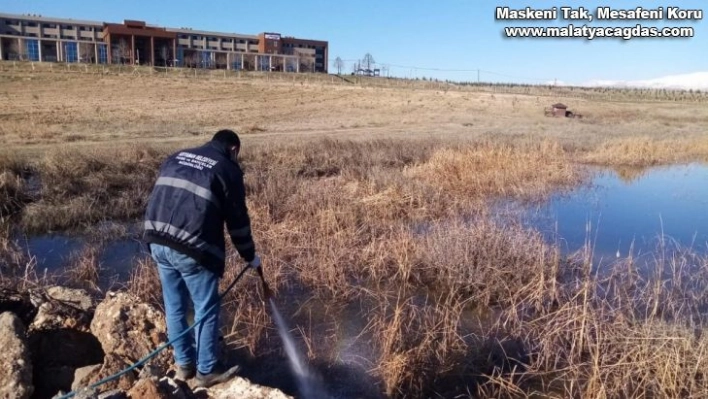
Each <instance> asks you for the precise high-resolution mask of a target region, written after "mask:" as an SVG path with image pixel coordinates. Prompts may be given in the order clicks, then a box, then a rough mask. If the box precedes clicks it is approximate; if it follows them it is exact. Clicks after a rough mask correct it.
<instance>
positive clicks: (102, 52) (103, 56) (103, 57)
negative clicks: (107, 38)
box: [98, 44, 108, 64]
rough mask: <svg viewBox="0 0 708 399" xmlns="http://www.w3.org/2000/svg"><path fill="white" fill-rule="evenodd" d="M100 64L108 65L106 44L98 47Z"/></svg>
mask: <svg viewBox="0 0 708 399" xmlns="http://www.w3.org/2000/svg"><path fill="white" fill-rule="evenodd" d="M98 63H99V64H108V47H107V46H106V45H105V44H99V45H98Z"/></svg>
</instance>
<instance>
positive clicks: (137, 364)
mask: <svg viewBox="0 0 708 399" xmlns="http://www.w3.org/2000/svg"><path fill="white" fill-rule="evenodd" d="M250 267H251V266H249V265H247V266H246V267H244V268H243V270H241V272H240V273H239V274H238V276H236V278H235V279H234V281H233V282H231V284H230V285H229V286H228V287H227V288H226V290H224V292H223V293H221V295H219V301H217V302H216V303H214V304H213V305H211V307H210V308H209V309H208V310H207V312H206V313H205V314H204V316H202V318H201V319H199V320H197V321H195V322H194V324H192V325H191V326H189V328H187V329H186V330H184V331H183V332H182V333H181V334H179V335H178V336H176V337H174V338H173V339H172V340H170V341H168V342H166V343H164V344H162V345H160V346H159V347H157V349H155V350H154V351H152V352H150V353H149V354H148V355H147V356H145V357H144V358H142V359H140V360H138V361H137V362H135V363H134V364H132V365H131V366H130V367H128V368H126V369H124V370H122V371H120V372H118V373H115V374H113V375H111V376H108V377H106V378H104V379H102V380H100V381H98V382H95V383H93V384H91V385H89V386H87V387H85V388H81V389H77V390H74V391H71V392H69V393H67V394H65V395H63V396H60V397H59V398H58V399H68V398H72V397H74V395H76V394H77V393H79V392H81V391H90V390H92V389H94V388H97V387H99V386H101V385H103V384H106V383H109V382H111V381H114V380H117V379H118V378H120V377H121V376H123V375H124V374H126V373H128V372H130V371H133V370H135V369H136V368H138V367H140V366H142V365H144V364H145V363H147V362H148V361H149V360H150V359H152V358H153V357H155V356H157V354H159V353H160V352H162V351H163V350H164V349H165V348H167V347H168V346H170V345H172V344H173V343H174V342H175V341H177V340H178V339H180V338H182V337H183V336H185V335H186V334H187V333H189V332H190V331H192V329H193V328H194V327H196V326H198V325H200V324H202V323H203V322H204V320H205V319H206V317H207V316H208V315H209V313H211V312H212V311H213V310H214V309H216V307H217V305H218V304H219V303H220V302H221V300H222V299H223V298H224V297H225V296H226V294H227V293H228V292H229V291H231V289H232V288H233V287H234V286H235V285H236V283H237V282H238V281H239V280H240V279H241V277H243V275H244V273H246V270H248V269H249V268H250ZM260 269H261V268H260V267H259V268H258V273H259V276H260V277H261V280H262V281H263V287H264V289H267V287H268V286H267V285H266V282H265V279H264V278H263V272H262V271H261V270H260ZM265 294H266V296H270V290H267V291H265Z"/></svg>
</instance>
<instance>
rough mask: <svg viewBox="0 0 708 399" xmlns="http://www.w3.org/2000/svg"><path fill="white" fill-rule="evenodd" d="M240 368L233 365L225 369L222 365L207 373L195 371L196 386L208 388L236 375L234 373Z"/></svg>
mask: <svg viewBox="0 0 708 399" xmlns="http://www.w3.org/2000/svg"><path fill="white" fill-rule="evenodd" d="M239 370H241V367H240V366H234V367H231V368H230V369H226V367H224V366H221V365H219V366H217V367H216V368H215V369H214V371H212V372H211V373H209V374H202V373H200V372H197V384H196V385H197V386H198V387H200V388H209V387H211V386H213V385H216V384H221V383H222V382H226V381H228V380H230V379H232V378H233V377H234V376H236V373H238V372H239Z"/></svg>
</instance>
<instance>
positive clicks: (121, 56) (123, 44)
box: [113, 37, 132, 64]
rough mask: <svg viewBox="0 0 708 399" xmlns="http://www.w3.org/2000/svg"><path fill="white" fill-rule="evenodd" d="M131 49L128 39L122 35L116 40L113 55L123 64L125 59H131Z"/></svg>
mask: <svg viewBox="0 0 708 399" xmlns="http://www.w3.org/2000/svg"><path fill="white" fill-rule="evenodd" d="M130 53H131V50H130V45H129V44H128V41H127V40H126V39H125V38H124V37H122V38H120V39H119V40H118V45H117V46H116V48H115V50H114V52H113V55H114V58H115V59H116V60H119V63H120V64H125V63H126V61H128V60H131V59H132V57H131V56H130Z"/></svg>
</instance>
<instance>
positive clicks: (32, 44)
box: [25, 40, 39, 61]
mask: <svg viewBox="0 0 708 399" xmlns="http://www.w3.org/2000/svg"><path fill="white" fill-rule="evenodd" d="M25 46H26V50H27V57H28V58H29V60H30V61H39V40H26V41H25Z"/></svg>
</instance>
